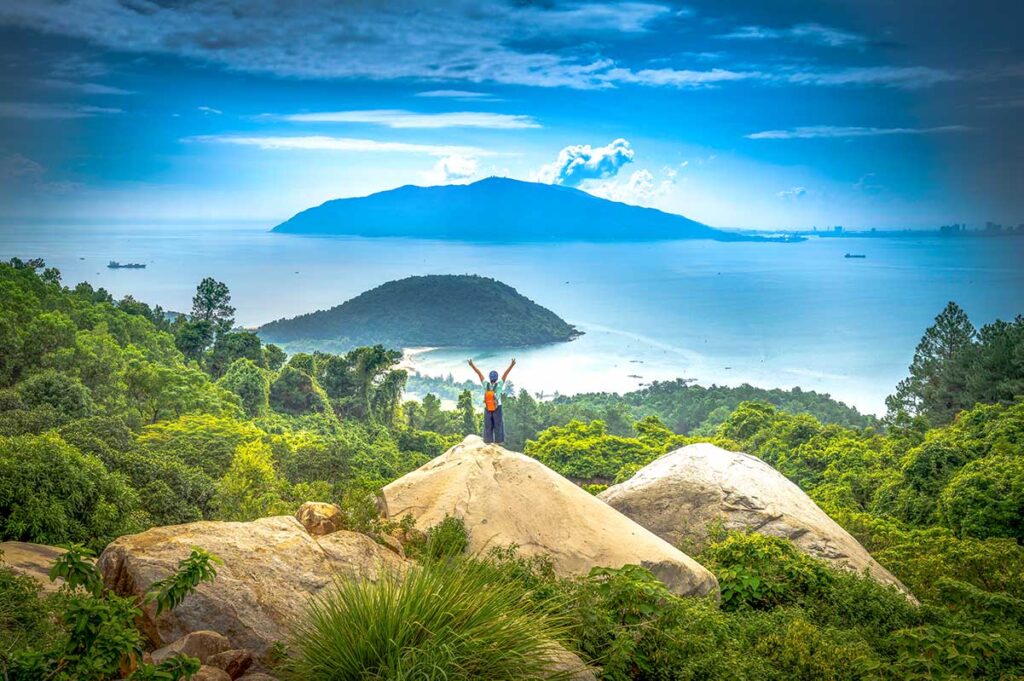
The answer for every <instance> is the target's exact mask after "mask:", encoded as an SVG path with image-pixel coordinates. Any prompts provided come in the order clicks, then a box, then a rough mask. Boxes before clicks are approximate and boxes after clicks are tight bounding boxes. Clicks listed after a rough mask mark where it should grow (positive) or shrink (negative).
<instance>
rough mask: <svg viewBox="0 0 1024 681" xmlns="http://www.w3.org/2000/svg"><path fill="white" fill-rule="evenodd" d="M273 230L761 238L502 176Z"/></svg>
mask: <svg viewBox="0 0 1024 681" xmlns="http://www.w3.org/2000/svg"><path fill="white" fill-rule="evenodd" d="M274 231H275V232H287V233H291V234H323V235H327V234H330V235H348V236H366V237H411V238H420V239H453V240H457V241H484V242H500V243H508V242H535V241H661V240H668V239H716V240H718V241H751V240H756V241H761V240H764V238H763V237H751V236H746V235H742V234H736V233H734V232H725V231H722V230H719V229H714V228H712V227H708V226H707V225H704V224H701V223H699V222H695V221H693V220H690V219H689V218H685V217H683V216H682V215H674V214H672V213H665V212H662V211H660V210H655V209H653V208H641V207H639V206H630V205H628V204H625V203H618V202H615V201H608V200H606V199H601V198H598V197H596V196H593V195H591V194H587V193H586V192H582V191H580V190H578V189H572V188H570V187H559V186H556V185H548V184H538V183H534V182H522V181H520V180H511V179H508V178H503V177H489V178H487V179H486V180H480V181H479V182H474V183H473V184H467V185H446V186H439V187H416V186H412V185H407V186H404V187H399V188H397V189H391V190H388V191H383V192H378V193H376V194H371V195H369V196H364V197H359V198H351V199H335V200H333V201H327V202H326V203H324V204H321V205H319V206H317V207H316V208H310V209H308V210H304V211H302V212H301V213H299V214H297V215H295V216H294V217H292V218H291V219H290V220H288V221H287V222H283V223H281V224H280V225H278V226H277V227H275V228H274Z"/></svg>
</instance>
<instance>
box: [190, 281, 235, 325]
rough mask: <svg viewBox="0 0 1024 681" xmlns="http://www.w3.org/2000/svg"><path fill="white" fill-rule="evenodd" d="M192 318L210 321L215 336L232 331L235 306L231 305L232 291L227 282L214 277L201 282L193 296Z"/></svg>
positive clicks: (199, 320)
mask: <svg viewBox="0 0 1024 681" xmlns="http://www.w3.org/2000/svg"><path fill="white" fill-rule="evenodd" d="M192 319H193V320H194V321H197V322H206V323H208V324H209V325H210V326H211V328H212V329H213V334H214V336H215V337H220V336H221V335H222V334H226V333H228V332H229V331H231V327H232V326H234V324H235V308H233V307H231V293H230V292H229V291H228V287H227V284H225V283H224V282H220V281H217V280H216V279H214V278H213V277H206V278H205V279H203V280H202V281H201V282H199V285H198V286H197V287H196V294H195V296H194V297H193V298H192Z"/></svg>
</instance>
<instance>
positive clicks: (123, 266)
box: [107, 260, 146, 270]
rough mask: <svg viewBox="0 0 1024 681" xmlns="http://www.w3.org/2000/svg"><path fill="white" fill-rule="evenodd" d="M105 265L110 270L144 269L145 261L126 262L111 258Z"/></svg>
mask: <svg viewBox="0 0 1024 681" xmlns="http://www.w3.org/2000/svg"><path fill="white" fill-rule="evenodd" d="M107 267H108V268H110V269H112V270H144V269H146V265H145V263H141V262H126V263H120V262H118V261H116V260H111V261H110V262H109V263H108V264H107Z"/></svg>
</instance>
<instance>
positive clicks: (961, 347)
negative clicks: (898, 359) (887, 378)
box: [886, 301, 977, 425]
mask: <svg viewBox="0 0 1024 681" xmlns="http://www.w3.org/2000/svg"><path fill="white" fill-rule="evenodd" d="M976 335H977V331H976V330H975V328H974V325H973V324H971V320H970V319H969V318H968V317H967V313H966V312H964V311H963V309H961V308H960V306H959V305H957V304H956V303H954V302H952V301H950V302H949V304H948V305H946V308H945V309H944V310H943V311H942V312H941V313H939V315H938V316H937V317H936V318H935V324H933V325H932V326H930V327H928V329H927V330H926V331H925V333H924V336H923V337H922V338H921V342H920V343H918V345H917V349H916V350H915V352H914V359H913V361H912V362H911V364H910V376H909V377H907V378H906V379H904V380H902V381H900V383H899V385H897V386H896V392H895V393H894V394H893V395H891V396H889V397H888V398H887V399H886V405H887V407H888V409H889V412H890V414H891V415H892V414H895V413H898V412H900V411H905V412H907V413H910V414H922V415H924V416H925V417H926V418H927V419H928V421H929V422H930V423H932V424H933V425H941V424H944V423H949V422H950V421H951V420H952V419H953V416H954V415H955V414H956V413H957V412H958V411H960V410H962V409H965V408H967V407H970V406H972V405H973V401H971V399H970V395H969V392H968V390H967V382H968V365H969V363H970V360H971V359H972V357H971V353H972V352H973V350H974V342H975V337H976Z"/></svg>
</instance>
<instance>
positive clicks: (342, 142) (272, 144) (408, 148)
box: [182, 135, 493, 157]
mask: <svg viewBox="0 0 1024 681" xmlns="http://www.w3.org/2000/svg"><path fill="white" fill-rule="evenodd" d="M182 141H185V142H203V143H217V144H234V145H238V146H249V147H258V148H260V149H268V150H300V151H318V150H323V151H349V152H359V153H368V152H382V153H405V154H426V155H428V156H464V157H475V156H488V155H491V154H492V153H493V152H490V151H487V150H485V149H478V148H476V147H463V146H452V145H435V144H410V143H408V142H383V141H380V140H370V139H359V138H354V137H328V136H324V135H308V136H295V137H287V136H283V137H282V136H240V135H238V136H236V135H199V136H196V137H186V138H185V139H184V140H182Z"/></svg>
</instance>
